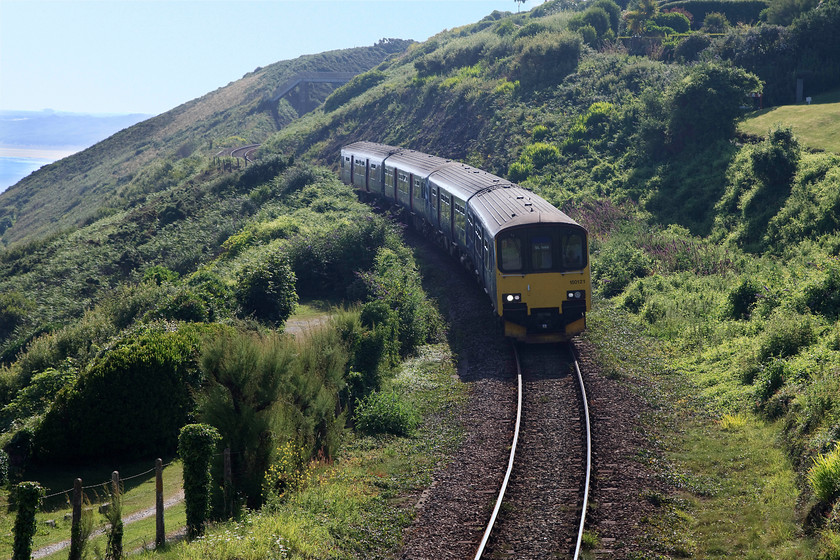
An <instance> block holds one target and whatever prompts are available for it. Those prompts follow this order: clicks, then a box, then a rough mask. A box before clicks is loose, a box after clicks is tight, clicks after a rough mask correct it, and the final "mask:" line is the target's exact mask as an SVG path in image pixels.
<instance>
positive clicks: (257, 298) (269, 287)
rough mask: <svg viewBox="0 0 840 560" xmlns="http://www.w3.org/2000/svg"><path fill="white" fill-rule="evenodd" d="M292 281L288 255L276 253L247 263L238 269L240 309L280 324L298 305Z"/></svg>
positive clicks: (237, 288)
mask: <svg viewBox="0 0 840 560" xmlns="http://www.w3.org/2000/svg"><path fill="white" fill-rule="evenodd" d="M295 281H296V277H295V273H294V271H293V270H292V266H291V264H290V262H289V259H288V258H287V257H286V256H285V255H282V254H279V253H274V254H272V255H269V256H268V257H267V258H266V259H264V260H261V261H259V262H257V263H252V264H250V265H246V266H245V267H243V269H242V270H240V272H239V275H238V281H237V286H236V300H237V301H238V302H239V306H240V309H241V313H242V314H243V315H248V316H253V317H255V318H257V319H259V320H262V321H267V322H270V323H273V324H275V325H280V324H283V323H284V322H285V321H286V319H288V318H289V316H290V315H291V314H292V313H294V310H295V307H296V306H297V301H298V295H297V292H295Z"/></svg>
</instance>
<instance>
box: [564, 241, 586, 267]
mask: <svg viewBox="0 0 840 560" xmlns="http://www.w3.org/2000/svg"><path fill="white" fill-rule="evenodd" d="M563 267H564V268H566V269H574V268H582V267H583V237H581V236H580V235H574V234H573V235H569V236H566V239H565V243H564V247H563Z"/></svg>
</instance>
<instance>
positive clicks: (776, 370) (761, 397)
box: [756, 359, 791, 404]
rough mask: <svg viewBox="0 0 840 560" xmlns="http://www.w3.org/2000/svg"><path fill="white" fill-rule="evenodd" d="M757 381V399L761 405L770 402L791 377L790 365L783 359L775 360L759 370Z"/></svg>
mask: <svg viewBox="0 0 840 560" xmlns="http://www.w3.org/2000/svg"><path fill="white" fill-rule="evenodd" d="M757 373H758V376H757V377H758V378H757V379H756V382H757V385H756V398H757V399H758V401H759V403H760V404H764V403H766V402H767V401H769V400H770V398H771V397H773V395H775V394H776V392H777V391H778V390H779V389H781V388H782V386H783V385H784V384H785V381H786V380H787V379H788V378H789V377H790V376H791V372H790V364H788V363H787V362H786V361H784V360H781V359H775V360H772V361H770V363H768V364H766V365H764V366H762V367H760V368H759V371H758V372H757Z"/></svg>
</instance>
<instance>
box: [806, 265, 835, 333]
mask: <svg viewBox="0 0 840 560" xmlns="http://www.w3.org/2000/svg"><path fill="white" fill-rule="evenodd" d="M802 298H803V300H804V303H805V305H807V306H808V309H810V310H811V312H812V313H819V314H821V315H823V316H825V317H826V318H828V319H831V320H836V319H837V318H838V317H840V266H838V265H837V264H835V263H829V264H828V266H826V267H825V270H824V271H823V273H822V274H820V275H819V277H818V278H815V279H813V280H811V281H809V282H808V283H807V284H806V285H805V287H804V290H803V295H802Z"/></svg>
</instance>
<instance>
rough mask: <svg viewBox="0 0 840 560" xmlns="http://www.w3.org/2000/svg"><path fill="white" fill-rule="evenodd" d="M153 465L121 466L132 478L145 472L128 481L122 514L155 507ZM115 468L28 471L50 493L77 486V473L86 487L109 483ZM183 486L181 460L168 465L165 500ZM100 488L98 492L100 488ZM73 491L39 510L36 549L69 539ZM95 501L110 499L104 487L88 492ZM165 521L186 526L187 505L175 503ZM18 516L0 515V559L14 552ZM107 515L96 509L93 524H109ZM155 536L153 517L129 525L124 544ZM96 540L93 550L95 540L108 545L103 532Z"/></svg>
mask: <svg viewBox="0 0 840 560" xmlns="http://www.w3.org/2000/svg"><path fill="white" fill-rule="evenodd" d="M149 467H154V462H153V461H146V462H143V463H136V464H130V465H124V466H122V467H121V468H120V473H121V475H122V476H124V477H130V476H133V475H135V474H139V473H145V474H142V475H141V476H137V477H135V478H131V479H128V480H126V481H125V483H124V486H125V494H124V495H123V509H122V513H123V518H125V517H127V516H129V515H131V514H132V513H136V512H139V511H142V510H145V509H148V508H151V507H154V505H155V473H154V469H152V472H145V471H147V470H148V468H149ZM110 472H111V470H110V469H109V468H108V467H99V468H96V467H90V468H83V467H58V468H49V469H47V468H41V469H33V470H32V471H30V472H28V473H27V475H28V478H30V479H32V480H38V481H39V482H40V483H41V484H42V485H43V486H45V487H47V488H48V489H49V490H48V491H47V494H48V495H50V494H55V493H56V492H61V491H62V490H66V489H68V488H72V486H73V480H74V479H75V478H76V477H79V478H82V484H83V485H85V486H92V485H94V484H98V483H100V482H106V481H107V480H109V479H110ZM182 486H183V481H182V468H181V463H180V461H176V462H173V463H171V464H169V465H168V466H166V467H165V468H164V469H163V495H164V499H168V498H170V497H172V496H175V495H176V494H177V493H178V492H180V490H181V488H182ZM97 490H98V491H97ZM71 495H72V492H70V493H68V494H60V495H58V496H54V497H53V498H51V499H49V500H47V501H46V503H45V504H44V507H42V508H41V510H39V511H38V513H37V514H36V516H35V518H36V521H37V523H38V529H37V532H36V534H35V538H34V539H33V541H32V550H33V552H34V551H37V550H38V549H40V548H43V547H45V546H47V545H51V544H55V543H59V542H61V541H64V540H66V539H69V538H70V525H71V522H70V519H69V517H67V516H68V515H69V514H70V512H71V508H70V505H69V502H68V500H69V498H70V496H71ZM85 495H86V496H87V497H88V499H89V500H90V502H91V503H92V504H94V506H95V504H97V503H100V502H103V501H107V498H106V497H105V496H106V495H105V492H104V489H103V488H101V487H99V488H92V489H90V490H86V491H85ZM0 508H2V510H3V511H8V492H6V491H3V493H2V495H0ZM164 519H165V522H166V530H167V532H171V531H175V530H177V529H179V528H181V527H183V526H184V525H185V523H186V517H185V513H184V505H183V503H181V504H178V505H175V506H173V507H171V508H169V509H167V510H166V514H165V516H164ZM14 520H15V515H14V514H12V515H3V516H0V558H10V557H11V556H12V544H13V541H14V537H13V532H12V529H13V526H14ZM104 526H105V518H104V516H103V515H101V514H99V513H96V512H95V513H94V528H98V527H104ZM154 540H155V518H154V517H150V518H148V519H145V520H142V521H138V522H136V523H132V524H130V525H126V527H125V535H124V537H123V543H124V546H125V548H126V550H133V549H134V548H139V547H142V546H143V545H144V544H146V543H149V542H152V543H153V542H154ZM93 541H94V542H93V543H92V544H91V549H90V550H93V549H94V547H95V546H96V544H99V546H100V548H101V549H104V544H100V543H99V541H102V543H104V535H103V536H102V537H99V538H98V539H94V540H93ZM67 552H68V551H67V549H64V550H62V551H60V552H57V553H55V554H53V555H51V556H49V557H48V558H59V557H66V556H67Z"/></svg>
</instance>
